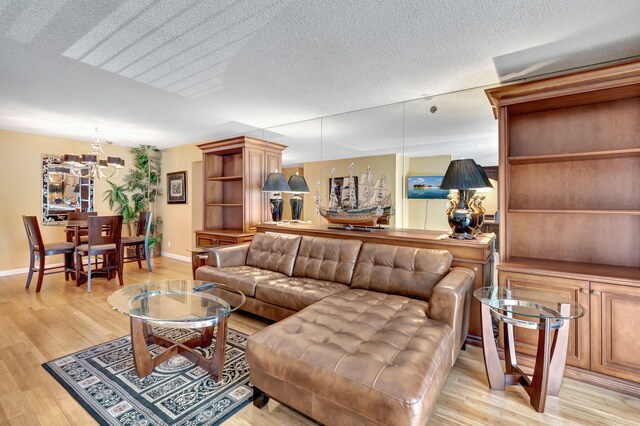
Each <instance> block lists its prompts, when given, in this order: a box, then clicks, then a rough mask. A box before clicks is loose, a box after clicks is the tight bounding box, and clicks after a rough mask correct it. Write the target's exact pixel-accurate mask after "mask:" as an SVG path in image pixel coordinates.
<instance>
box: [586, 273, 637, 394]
mask: <svg viewBox="0 0 640 426" xmlns="http://www.w3.org/2000/svg"><path fill="white" fill-rule="evenodd" d="M591 330H592V335H591V369H592V370H593V371H597V372H599V373H603V374H608V375H611V376H615V377H619V378H621V379H627V380H632V381H634V382H640V288H637V287H629V286H623V285H616V284H606V283H595V282H592V283H591Z"/></svg>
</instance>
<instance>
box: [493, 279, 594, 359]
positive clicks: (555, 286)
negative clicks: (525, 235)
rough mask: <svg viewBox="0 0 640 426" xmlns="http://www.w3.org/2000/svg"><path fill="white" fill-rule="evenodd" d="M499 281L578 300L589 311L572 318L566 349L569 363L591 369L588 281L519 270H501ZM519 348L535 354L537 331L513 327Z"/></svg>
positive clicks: (506, 284)
mask: <svg viewBox="0 0 640 426" xmlns="http://www.w3.org/2000/svg"><path fill="white" fill-rule="evenodd" d="M498 280H499V282H500V285H502V286H511V287H514V288H521V289H526V290H535V291H539V292H542V293H546V294H553V295H556V296H557V297H559V298H563V299H569V300H573V301H574V302H578V303H579V304H580V305H582V307H583V308H584V309H585V310H586V311H587V312H586V314H585V316H584V317H582V318H580V319H577V320H573V321H570V323H569V345H568V346H569V347H568V350H567V364H568V365H573V366H575V367H581V368H589V366H590V359H589V351H590V346H589V311H588V309H589V282H588V281H581V280H573V279H567V278H557V277H548V276H541V275H529V274H522V273H517V272H502V271H500V272H499V273H498ZM514 339H515V343H516V351H517V352H521V353H525V354H527V355H532V356H536V350H537V342H538V332H537V331H536V330H529V329H525V328H519V327H514Z"/></svg>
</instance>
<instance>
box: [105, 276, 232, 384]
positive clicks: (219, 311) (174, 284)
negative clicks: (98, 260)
mask: <svg viewBox="0 0 640 426" xmlns="http://www.w3.org/2000/svg"><path fill="white" fill-rule="evenodd" d="M244 302H245V296H244V294H242V293H241V292H239V291H237V290H235V289H233V288H230V287H226V286H224V285H222V284H216V283H208V282H203V281H195V280H166V281H157V282H149V283H143V284H136V285H131V286H127V287H124V288H122V289H120V290H118V291H116V292H114V293H113V294H112V295H111V296H109V298H108V299H107V303H109V305H111V307H112V308H113V309H114V310H115V311H117V312H120V313H122V314H124V315H127V316H129V318H130V325H131V346H132V350H133V359H134V364H135V367H136V373H137V374H138V377H140V378H143V377H146V376H148V375H149V374H151V372H152V371H153V368H154V367H156V366H158V365H159V364H161V363H162V362H164V361H166V360H167V359H169V358H171V357H172V356H174V355H177V354H180V355H182V356H184V357H185V358H187V359H189V360H190V361H192V362H194V363H195V364H197V365H199V366H200V367H202V368H204V369H205V370H206V371H208V372H209V373H210V375H211V378H212V379H213V380H214V381H215V382H217V381H218V380H219V379H220V378H222V371H223V368H224V353H225V347H226V341H227V319H228V317H229V315H230V314H231V313H232V312H234V311H236V310H237V309H238V308H239V307H240V306H242V304H244ZM152 326H157V327H170V328H183V329H190V330H193V331H195V334H196V336H195V337H193V338H191V339H189V340H187V341H175V340H172V339H171V338H169V337H168V336H166V335H163V334H154V331H153V328H152ZM214 332H215V334H216V342H215V346H214V349H213V357H212V358H211V359H208V358H206V357H205V356H203V355H202V354H201V353H200V352H199V351H197V350H194V348H197V347H200V348H206V347H208V346H210V345H211V344H212V342H213V335H214ZM149 344H156V345H159V346H163V347H165V348H167V350H165V351H164V352H162V353H161V354H159V355H157V356H155V357H153V356H152V354H151V353H150V352H149V349H148V345H149Z"/></svg>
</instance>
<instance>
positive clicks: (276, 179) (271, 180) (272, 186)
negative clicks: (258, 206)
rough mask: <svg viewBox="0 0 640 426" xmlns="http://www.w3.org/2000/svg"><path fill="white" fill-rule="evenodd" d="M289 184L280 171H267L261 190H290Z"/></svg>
mask: <svg viewBox="0 0 640 426" xmlns="http://www.w3.org/2000/svg"><path fill="white" fill-rule="evenodd" d="M290 191H291V188H289V184H288V183H287V180H286V179H285V178H284V175H283V174H282V173H278V172H276V173H269V176H267V180H266V182H265V183H264V185H263V186H262V192H290Z"/></svg>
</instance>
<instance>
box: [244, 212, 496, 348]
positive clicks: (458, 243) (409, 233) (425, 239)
mask: <svg viewBox="0 0 640 426" xmlns="http://www.w3.org/2000/svg"><path fill="white" fill-rule="evenodd" d="M257 231H258V232H276V233H282V234H294V235H308V236H312V237H325V238H344V239H352V240H360V241H362V242H365V243H378V244H393V245H398V246H406V247H417V248H425V249H435V250H447V251H449V252H450V253H451V254H452V255H453V263H452V266H462V267H465V268H469V269H472V270H473V271H474V272H475V273H476V277H475V281H474V283H473V288H474V290H475V289H478V288H480V287H486V286H490V285H492V284H493V282H492V280H493V267H494V265H493V250H494V244H495V235H494V234H480V235H479V236H478V239H477V240H455V239H452V238H448V236H447V234H446V233H445V232H442V231H423V230H418V229H391V228H389V229H376V231H375V232H361V231H345V230H341V229H330V228H329V227H328V226H327V225H309V224H285V225H275V224H259V225H258V226H257ZM481 333H482V325H481V322H480V306H479V303H478V301H477V300H475V299H473V300H472V301H471V317H470V320H469V336H468V337H467V342H469V343H471V344H475V345H480V342H481V337H480V336H481Z"/></svg>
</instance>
